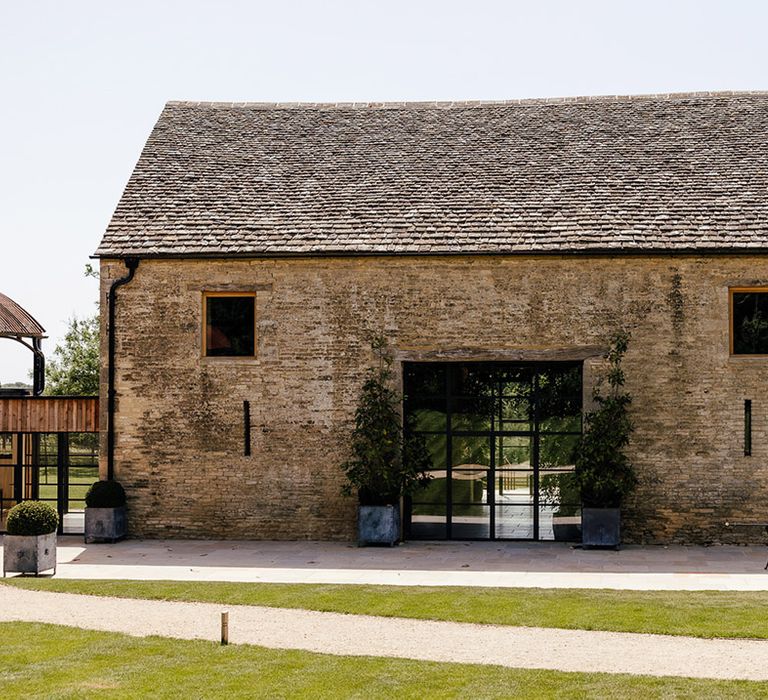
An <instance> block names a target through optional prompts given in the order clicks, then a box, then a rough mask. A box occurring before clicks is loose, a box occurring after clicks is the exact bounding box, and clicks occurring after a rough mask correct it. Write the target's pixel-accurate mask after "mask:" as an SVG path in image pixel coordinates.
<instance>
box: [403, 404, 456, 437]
mask: <svg viewBox="0 0 768 700" xmlns="http://www.w3.org/2000/svg"><path fill="white" fill-rule="evenodd" d="M405 411H406V413H407V415H408V419H409V420H410V421H411V425H410V426H409V427H410V429H411V430H416V431H418V432H433V433H434V432H438V431H440V432H444V431H445V429H446V421H447V417H446V413H445V399H444V398H439V397H433V398H421V397H416V398H410V397H409V398H408V399H406V402H405Z"/></svg>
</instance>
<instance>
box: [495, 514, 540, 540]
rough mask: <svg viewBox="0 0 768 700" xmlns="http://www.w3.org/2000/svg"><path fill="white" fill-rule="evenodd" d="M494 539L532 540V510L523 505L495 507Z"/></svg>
mask: <svg viewBox="0 0 768 700" xmlns="http://www.w3.org/2000/svg"><path fill="white" fill-rule="evenodd" d="M496 537H498V538H500V539H508V540H514V539H520V540H530V539H533V537H534V531H533V508H532V507H531V506H523V505H503V506H496Z"/></svg>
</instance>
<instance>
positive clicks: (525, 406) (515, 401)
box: [500, 396, 531, 430]
mask: <svg viewBox="0 0 768 700" xmlns="http://www.w3.org/2000/svg"><path fill="white" fill-rule="evenodd" d="M530 417H531V401H530V399H529V398H528V397H527V396H516V397H513V398H506V399H501V412H500V419H501V421H500V422H501V425H502V426H504V425H505V424H506V423H507V422H515V421H522V422H528V421H529V420H530ZM524 428H525V426H523V427H522V428H516V427H514V426H510V427H509V428H508V429H509V430H521V429H524Z"/></svg>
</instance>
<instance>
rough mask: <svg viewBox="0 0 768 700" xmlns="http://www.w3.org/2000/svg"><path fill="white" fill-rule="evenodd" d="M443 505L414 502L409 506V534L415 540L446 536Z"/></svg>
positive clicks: (443, 537)
mask: <svg viewBox="0 0 768 700" xmlns="http://www.w3.org/2000/svg"><path fill="white" fill-rule="evenodd" d="M446 522H447V518H446V515H445V506H444V505H442V506H441V505H432V504H425V503H414V504H413V505H412V506H411V534H410V536H411V537H412V538H413V539H415V540H444V539H445V538H446V537H447V536H448V532H447V528H446Z"/></svg>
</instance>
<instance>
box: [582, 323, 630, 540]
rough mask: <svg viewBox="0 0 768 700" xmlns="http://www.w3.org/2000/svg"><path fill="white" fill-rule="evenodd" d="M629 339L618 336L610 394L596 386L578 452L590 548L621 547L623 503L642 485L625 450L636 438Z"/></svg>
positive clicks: (610, 356)
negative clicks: (626, 363)
mask: <svg viewBox="0 0 768 700" xmlns="http://www.w3.org/2000/svg"><path fill="white" fill-rule="evenodd" d="M628 343H629V335H628V334H626V333H617V334H616V335H615V336H614V337H613V338H612V341H611V349H610V351H609V352H608V361H609V364H610V368H609V371H608V376H607V379H608V385H609V390H608V392H607V393H606V394H603V393H602V392H601V391H600V387H599V386H597V387H595V390H594V393H593V397H594V401H595V405H596V407H595V409H594V410H593V411H590V412H588V413H587V414H586V416H585V417H584V433H583V434H582V437H581V440H580V441H579V445H578V448H577V450H576V459H575V470H574V472H573V474H574V482H575V485H576V487H577V488H578V490H579V493H580V494H581V503H582V517H581V536H582V544H583V545H584V546H585V547H613V548H618V546H619V544H620V543H621V510H620V509H621V504H622V502H623V501H624V499H625V498H626V497H627V496H628V495H629V494H630V493H631V492H632V491H633V489H634V488H635V486H636V485H637V476H636V474H635V470H634V468H633V466H632V464H631V463H630V461H629V459H628V458H627V456H626V454H625V453H624V450H625V448H626V446H627V445H628V444H629V438H630V435H631V433H632V422H631V421H630V418H629V414H628V409H629V405H630V403H631V401H632V398H631V397H630V395H629V394H628V393H627V392H626V391H624V389H623V387H624V372H623V371H622V369H621V361H622V358H623V357H624V354H625V353H626V351H627V345H628Z"/></svg>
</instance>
